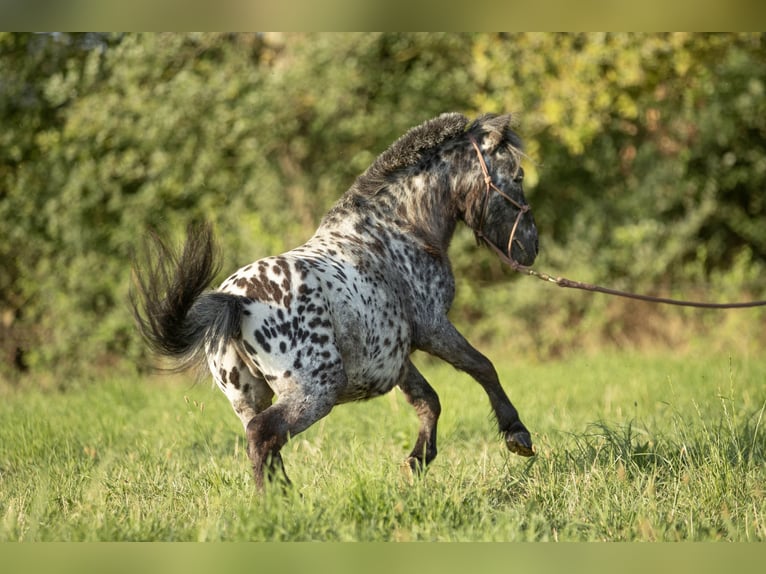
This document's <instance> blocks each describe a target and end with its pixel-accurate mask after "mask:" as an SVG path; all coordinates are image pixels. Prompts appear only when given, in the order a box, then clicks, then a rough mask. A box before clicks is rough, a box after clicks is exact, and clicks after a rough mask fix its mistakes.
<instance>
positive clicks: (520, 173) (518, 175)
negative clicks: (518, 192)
mask: <svg viewBox="0 0 766 574" xmlns="http://www.w3.org/2000/svg"><path fill="white" fill-rule="evenodd" d="M513 181H515V182H516V183H521V182H522V181H524V168H523V167H520V168H519V171H517V172H516V175H515V176H514V178H513Z"/></svg>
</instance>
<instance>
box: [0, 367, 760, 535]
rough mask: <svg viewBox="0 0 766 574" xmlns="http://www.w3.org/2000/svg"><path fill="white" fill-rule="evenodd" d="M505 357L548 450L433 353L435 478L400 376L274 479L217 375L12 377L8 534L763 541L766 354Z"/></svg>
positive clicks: (3, 412)
mask: <svg viewBox="0 0 766 574" xmlns="http://www.w3.org/2000/svg"><path fill="white" fill-rule="evenodd" d="M489 354H490V355H492V353H489ZM493 358H495V362H496V366H497V368H498V371H499V372H500V374H501V378H502V380H503V381H504V386H505V388H506V389H507V390H508V391H509V394H510V396H511V399H512V400H513V401H514V403H515V404H516V406H517V407H518V408H519V410H520V412H521V414H522V417H523V419H524V421H525V422H526V424H527V426H528V427H529V428H530V429H531V430H532V432H533V438H534V439H535V440H536V447H537V449H538V455H537V456H536V457H535V458H532V459H522V458H519V457H515V456H513V455H511V454H509V453H507V452H505V451H504V446H503V444H502V441H501V440H500V438H499V436H498V435H497V433H496V432H495V430H494V422H493V420H492V419H491V417H490V416H489V407H488V401H487V399H486V397H485V396H484V395H483V393H482V391H481V388H480V387H479V386H478V385H477V384H475V383H474V382H473V381H472V380H470V379H469V378H468V377H467V376H465V375H463V374H461V373H458V372H456V371H454V370H453V369H452V368H451V367H448V366H444V365H441V364H438V363H434V362H430V361H429V360H426V359H422V358H421V359H420V360H419V361H418V363H419V365H420V366H421V368H422V371H423V372H424V374H425V375H426V377H427V378H428V379H429V380H430V381H432V383H433V385H434V387H435V388H436V389H437V391H438V392H439V394H440V396H441V398H442V406H443V415H442V419H441V422H440V435H439V439H440V443H439V446H440V449H439V456H438V458H437V459H436V461H435V462H434V464H433V465H432V467H431V468H430V469H429V472H428V473H427V475H426V476H425V477H424V478H422V479H418V480H414V481H411V480H410V478H411V477H408V476H407V475H406V473H404V472H402V470H401V467H400V461H401V460H403V458H404V457H405V455H406V453H407V452H409V449H410V448H411V446H412V442H413V441H414V438H415V431H416V427H417V421H416V418H415V415H414V413H413V412H412V411H411V409H410V407H409V406H408V405H407V404H406V402H405V401H404V399H403V397H402V396H401V395H400V394H399V393H398V392H395V393H392V394H390V395H387V396H385V397H383V398H379V399H376V400H374V401H370V402H367V403H360V404H352V405H345V406H341V407H338V408H336V409H335V410H334V411H333V413H331V415H330V416H329V417H328V418H326V419H325V420H323V421H321V422H320V423H318V424H317V425H315V426H314V427H312V428H310V429H309V430H308V431H307V432H305V433H303V434H301V435H300V436H298V437H296V438H294V439H293V440H292V441H291V442H290V443H289V444H288V445H287V447H285V449H284V451H283V454H284V458H285V463H286V466H287V470H288V473H289V474H290V476H291V478H292V480H293V482H294V484H295V486H294V488H293V489H292V490H290V491H289V492H287V493H286V494H283V493H281V492H267V493H266V495H264V496H259V495H257V494H256V493H255V492H254V489H253V484H252V479H251V476H250V474H249V469H248V464H247V460H246V456H245V453H244V443H243V440H242V431H241V428H240V426H239V422H238V420H237V419H236V417H235V416H234V415H233V413H232V412H230V407H229V405H228V403H227V402H226V400H225V399H224V397H223V396H222V395H221V394H220V393H219V392H218V391H217V390H215V389H213V388H211V386H210V385H208V384H207V383H204V384H198V385H196V386H194V385H192V384H191V383H189V382H187V381H183V380H181V379H170V378H151V379H146V380H125V379H106V380H103V381H101V382H98V383H81V384H74V385H73V386H72V388H71V390H69V391H67V392H66V393H60V392H56V391H45V392H43V391H36V390H18V389H11V388H9V387H8V386H5V387H3V386H0V540H23V541H39V540H41V541H50V540H55V541H69V540H112V541H119V540H191V541H197V540H252V541H275V540H324V541H337V540H340V541H345V540H359V541H384V540H475V541H485V540H493V541H515V540H539V541H542V540H626V541H637V540H736V541H756V540H760V541H763V540H766V496H764V490H765V489H766V464H765V462H766V429H765V428H764V426H766V421H764V420H763V418H764V417H763V415H764V407H765V406H766V386H764V381H766V360H764V359H763V358H759V357H750V358H743V357H737V356H736V355H735V354H732V356H731V357H728V356H725V355H724V356H707V355H705V354H698V355H695V354H690V355H688V356H685V357H682V358H678V357H673V356H671V355H664V356H657V355H648V356H645V355H641V356H639V355H636V356H634V355H628V354H619V355H599V356H594V357H582V358H578V359H574V360H567V361H562V362H554V363H547V364H534V363H528V362H523V361H521V362H517V361H513V360H511V359H510V358H507V359H502V357H500V358H498V357H493Z"/></svg>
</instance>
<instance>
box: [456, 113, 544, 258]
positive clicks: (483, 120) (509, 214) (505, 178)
mask: <svg viewBox="0 0 766 574" xmlns="http://www.w3.org/2000/svg"><path fill="white" fill-rule="evenodd" d="M510 122H511V116H510V115H502V116H498V115H485V116H482V117H480V118H478V119H477V120H476V121H475V122H473V124H471V126H470V127H469V128H468V130H467V139H468V142H469V146H470V151H469V152H468V156H467V157H469V158H471V159H469V161H473V162H474V163H475V165H476V168H475V171H476V174H477V177H476V185H475V188H474V189H472V191H471V193H470V195H469V197H468V198H467V199H468V201H467V207H466V213H465V214H464V218H465V222H466V223H467V224H468V225H469V226H470V227H471V228H472V229H473V230H474V232H475V233H476V237H477V239H479V240H480V241H483V242H488V243H491V244H493V245H494V246H495V247H497V248H498V249H500V250H501V251H503V252H504V253H506V254H507V255H508V256H509V257H510V258H511V259H513V260H515V261H517V262H518V263H521V264H522V265H531V264H532V263H534V260H535V257H536V256H537V251H538V239H537V227H536V226H535V219H534V217H533V216H532V212H531V211H530V208H529V205H528V204H527V200H526V198H525V197H524V187H523V182H524V170H523V169H522V167H521V158H522V156H523V153H522V151H521V140H520V138H519V137H518V136H517V135H516V134H515V133H514V132H513V131H512V130H511V128H510ZM472 187H473V186H472Z"/></svg>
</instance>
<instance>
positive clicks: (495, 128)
mask: <svg viewBox="0 0 766 574" xmlns="http://www.w3.org/2000/svg"><path fill="white" fill-rule="evenodd" d="M510 124H511V114H503V115H500V116H495V117H492V118H488V119H487V120H485V121H484V127H485V128H486V130H487V135H486V138H487V142H488V143H489V145H490V147H491V150H492V151H494V150H495V148H497V146H498V145H500V142H501V141H503V138H504V137H505V131H506V130H507V129H508V126H510Z"/></svg>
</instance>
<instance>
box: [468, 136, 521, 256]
mask: <svg viewBox="0 0 766 574" xmlns="http://www.w3.org/2000/svg"><path fill="white" fill-rule="evenodd" d="M468 140H469V141H470V142H471V145H472V146H473V149H475V150H476V155H477V156H478V157H479V165H480V166H481V171H482V173H483V174H484V184H485V185H486V191H485V193H484V197H483V198H482V206H481V212H480V214H479V224H478V225H477V226H476V227H475V228H474V230H473V232H474V235H475V236H476V240H477V241H479V240H481V241H483V242H484V243H487V244H488V245H491V246H492V247H494V248H495V250H498V249H499V247H498V246H497V245H495V244H494V243H492V242H491V241H490V240H489V238H488V237H487V236H486V235H484V233H483V232H482V228H483V227H484V216H485V215H486V213H487V207H488V206H489V195H490V193H491V192H492V190H493V189H494V190H495V192H497V193H498V194H500V196H501V197H503V198H504V199H505V200H506V201H508V202H510V204H511V205H513V206H514V207H515V208H516V209H518V210H519V213H518V214H517V215H516V221H514V222H513V228H512V229H511V234H510V236H509V237H508V247H507V249H506V252H507V256H508V258H509V259H510V261H511V262H512V265H511V266H512V267H513V268H514V269H516V268H517V267H516V266H518V267H525V266H524V265H521V263H518V262H517V261H515V260H514V259H513V256H512V255H511V247H512V246H513V239H514V237H515V236H516V229H518V227H519V221H521V218H522V217H523V215H524V214H525V213H526V212H528V211H529V209H530V208H529V205H522V204H521V203H519V202H518V201H516V200H515V199H513V198H512V197H511V196H510V195H508V194H507V193H505V192H504V191H503V190H502V189H500V188H499V187H497V185H495V182H494V181H492V176H491V175H489V169H488V168H487V162H486V161H484V155H483V154H482V153H481V149H479V144H478V143H476V139H475V138H474V137H473V136H472V135H470V134H469V135H468Z"/></svg>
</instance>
